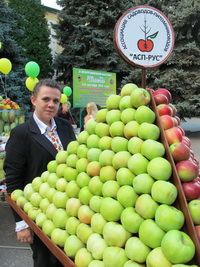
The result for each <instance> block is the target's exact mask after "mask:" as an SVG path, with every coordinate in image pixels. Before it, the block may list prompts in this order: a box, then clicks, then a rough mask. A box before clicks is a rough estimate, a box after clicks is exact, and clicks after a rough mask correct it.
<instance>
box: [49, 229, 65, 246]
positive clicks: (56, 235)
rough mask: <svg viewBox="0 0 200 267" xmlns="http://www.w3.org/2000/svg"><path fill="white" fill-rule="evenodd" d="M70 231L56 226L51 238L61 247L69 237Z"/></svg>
mask: <svg viewBox="0 0 200 267" xmlns="http://www.w3.org/2000/svg"><path fill="white" fill-rule="evenodd" d="M68 236H69V235H68V233H67V231H66V230H63V229H59V228H54V229H53V231H52V232H51V240H52V241H53V242H54V243H55V244H56V245H58V246H59V247H61V248H63V247H64V245H65V241H66V239H67V238H68Z"/></svg>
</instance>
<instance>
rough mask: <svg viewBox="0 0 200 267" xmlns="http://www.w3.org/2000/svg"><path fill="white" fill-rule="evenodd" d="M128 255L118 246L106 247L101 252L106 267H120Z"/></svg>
mask: <svg viewBox="0 0 200 267" xmlns="http://www.w3.org/2000/svg"><path fill="white" fill-rule="evenodd" d="M127 260H128V257H127V255H126V252H125V250H124V249H123V248H118V247H107V248H106V249H105V250H104V253H103V262H104V264H105V266H108V267H111V266H112V267H114V266H115V267H120V266H124V264H125V262H127Z"/></svg>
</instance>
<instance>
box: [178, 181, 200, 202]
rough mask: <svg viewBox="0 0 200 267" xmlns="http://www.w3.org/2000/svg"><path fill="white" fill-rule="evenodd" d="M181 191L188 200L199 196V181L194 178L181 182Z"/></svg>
mask: <svg viewBox="0 0 200 267" xmlns="http://www.w3.org/2000/svg"><path fill="white" fill-rule="evenodd" d="M182 187H183V192H184V194H185V197H186V198H187V199H188V200H192V199H198V198H200V182H199V181H198V179H195V180H194V181H192V182H185V183H182Z"/></svg>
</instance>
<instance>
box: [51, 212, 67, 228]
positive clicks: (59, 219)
mask: <svg viewBox="0 0 200 267" xmlns="http://www.w3.org/2000/svg"><path fill="white" fill-rule="evenodd" d="M68 218H69V216H68V215H67V212H66V210H65V209H62V208H58V209H56V210H55V212H54V214H53V216H52V221H53V223H54V225H55V227H58V228H61V229H65V225H66V222H67V219H68Z"/></svg>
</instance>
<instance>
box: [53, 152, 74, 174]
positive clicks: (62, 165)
mask: <svg viewBox="0 0 200 267" xmlns="http://www.w3.org/2000/svg"><path fill="white" fill-rule="evenodd" d="M72 155H74V154H71V155H69V157H68V158H70V157H71V156H72ZM70 160H71V158H70ZM73 163H74V164H75V159H74V162H73ZM74 164H68V166H70V165H74ZM66 167H67V166H66V163H60V164H59V165H58V167H57V168H56V175H57V176H58V178H61V177H64V172H65V169H66Z"/></svg>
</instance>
